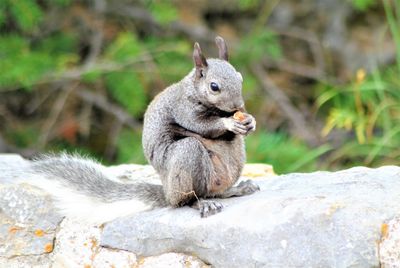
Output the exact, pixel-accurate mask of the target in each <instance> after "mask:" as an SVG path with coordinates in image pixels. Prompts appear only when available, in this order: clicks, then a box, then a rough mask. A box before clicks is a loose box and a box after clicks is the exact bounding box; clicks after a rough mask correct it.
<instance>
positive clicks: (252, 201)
mask: <svg viewBox="0 0 400 268" xmlns="http://www.w3.org/2000/svg"><path fill="white" fill-rule="evenodd" d="M257 183H258V184H259V185H260V186H261V191H260V192H258V193H256V194H254V195H251V196H246V197H240V198H232V199H227V200H223V201H222V202H223V203H224V204H225V205H226V208H225V209H224V211H223V212H221V213H220V214H218V215H214V216H212V217H209V218H205V219H201V218H200V217H199V216H198V212H197V211H195V210H193V209H191V208H188V207H184V208H180V209H159V210H154V211H150V212H145V213H142V214H139V215H135V216H130V217H126V218H121V219H117V220H115V221H113V222H110V223H109V224H107V225H106V226H105V228H104V231H103V233H102V237H101V244H102V245H104V246H108V247H112V248H117V249H125V250H129V251H132V252H135V253H136V254H138V255H144V256H150V255H158V254H161V253H164V252H171V251H173V252H185V253H189V254H193V255H195V256H198V257H199V258H200V259H202V260H204V261H206V263H210V264H212V265H213V266H215V267H249V266H250V267H259V266H268V267H306V266H307V267H377V266H379V257H378V241H379V240H380V237H381V225H382V223H383V222H384V221H385V220H387V219H390V218H392V217H394V216H395V215H396V214H397V213H399V212H400V168H398V167H393V166H388V167H382V168H379V169H367V168H353V169H350V170H345V171H340V172H335V173H330V172H315V173H311V174H289V175H284V176H279V177H275V178H272V179H268V180H257Z"/></svg>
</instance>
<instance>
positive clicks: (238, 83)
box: [193, 36, 244, 112]
mask: <svg viewBox="0 0 400 268" xmlns="http://www.w3.org/2000/svg"><path fill="white" fill-rule="evenodd" d="M215 42H216V44H217V46H218V50H219V58H218V59H206V58H205V57H204V56H203V54H202V52H201V48H200V45H199V44H198V43H195V44H194V50H193V60H194V65H195V72H194V85H195V89H196V94H197V99H198V100H199V101H201V102H202V104H204V105H206V106H210V107H215V108H218V109H220V110H222V111H225V112H235V111H238V110H243V108H244V102H243V97H242V83H243V78H242V75H241V74H240V73H239V72H237V71H236V70H235V68H234V67H233V66H232V65H231V64H230V63H229V62H228V50H227V47H226V44H225V41H224V39H222V37H219V36H217V37H216V38H215Z"/></svg>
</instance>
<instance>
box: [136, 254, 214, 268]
mask: <svg viewBox="0 0 400 268" xmlns="http://www.w3.org/2000/svg"><path fill="white" fill-rule="evenodd" d="M137 267H138V268H165V267H174V268H188V267H190V268H207V267H210V266H209V265H206V264H205V263H204V262H202V261H200V260H199V259H198V258H196V257H193V256H187V255H185V254H179V253H165V254H162V255H159V256H154V257H148V258H142V259H140V260H139V262H138V266H137Z"/></svg>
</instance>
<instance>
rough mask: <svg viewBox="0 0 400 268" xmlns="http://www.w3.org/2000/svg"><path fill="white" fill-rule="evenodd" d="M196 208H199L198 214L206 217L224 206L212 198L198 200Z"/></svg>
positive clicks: (219, 210)
mask: <svg viewBox="0 0 400 268" xmlns="http://www.w3.org/2000/svg"><path fill="white" fill-rule="evenodd" d="M197 202H198V209H199V210H200V216H201V217H202V218H206V217H208V216H211V215H214V214H216V213H218V212H221V210H222V208H223V207H224V206H223V205H222V204H221V203H219V202H217V201H213V200H199V201H197Z"/></svg>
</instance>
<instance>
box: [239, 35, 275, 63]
mask: <svg viewBox="0 0 400 268" xmlns="http://www.w3.org/2000/svg"><path fill="white" fill-rule="evenodd" d="M266 55H267V56H270V57H272V58H275V59H276V58H280V57H281V56H282V51H281V47H280V45H279V41H278V39H277V38H276V35H275V34H274V33H273V32H270V31H268V30H265V29H262V30H260V31H256V32H252V33H250V34H249V35H247V36H245V37H244V38H243V39H242V40H241V42H240V46H239V47H238V49H237V51H235V57H234V59H233V62H234V63H240V64H249V63H251V62H252V61H255V60H259V59H261V58H263V57H265V56H266ZM240 64H239V65H240Z"/></svg>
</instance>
